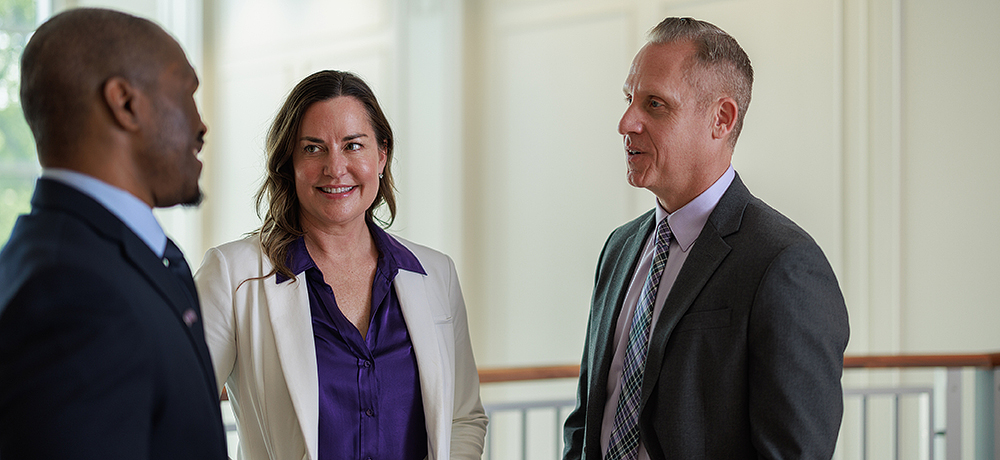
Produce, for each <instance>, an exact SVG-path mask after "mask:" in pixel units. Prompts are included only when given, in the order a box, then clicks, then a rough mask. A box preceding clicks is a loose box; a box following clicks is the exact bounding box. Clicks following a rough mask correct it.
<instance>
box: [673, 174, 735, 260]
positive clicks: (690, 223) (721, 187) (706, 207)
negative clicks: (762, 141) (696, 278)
mask: <svg viewBox="0 0 1000 460" xmlns="http://www.w3.org/2000/svg"><path fill="white" fill-rule="evenodd" d="M735 177H736V171H735V170H734V169H733V165H729V168H728V169H726V172H724V173H722V176H721V177H719V179H718V180H716V181H715V183H714V184H712V186H711V187H709V188H708V189H707V190H705V191H704V192H701V195H698V196H697V197H695V199H693V200H691V201H690V202H689V203H688V204H686V205H684V206H682V207H681V208H680V209H678V210H676V211H674V212H673V213H672V214H670V213H667V210H666V209H663V205H661V204H660V200H656V221H657V222H659V221H660V220H661V219H663V218H664V217H666V218H667V224H669V225H670V232H671V233H673V235H674V240H676V241H677V244H678V245H680V247H681V250H682V251H684V252H687V251H688V249H690V248H691V245H692V244H694V241H695V240H697V239H698V235H700V234H701V229H702V228H704V227H705V222H708V216H709V215H710V214H712V211H714V210H715V206H716V205H717V204H719V200H720V199H722V194H724V193H726V190H728V189H729V185H730V184H732V183H733V179H734V178H735Z"/></svg>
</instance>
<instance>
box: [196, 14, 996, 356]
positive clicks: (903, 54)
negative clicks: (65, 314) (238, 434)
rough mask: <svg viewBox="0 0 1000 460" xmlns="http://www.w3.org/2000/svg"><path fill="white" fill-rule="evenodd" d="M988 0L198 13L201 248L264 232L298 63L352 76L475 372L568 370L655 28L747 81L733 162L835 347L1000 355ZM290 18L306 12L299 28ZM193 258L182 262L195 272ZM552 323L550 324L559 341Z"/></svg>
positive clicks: (623, 195) (618, 208) (620, 214)
mask: <svg viewBox="0 0 1000 460" xmlns="http://www.w3.org/2000/svg"><path fill="white" fill-rule="evenodd" d="M998 9H1000V6H998V4H997V3H996V2H990V1H974V0H964V1H960V2H952V3H949V4H948V5H944V4H939V3H937V2H931V1H928V0H818V1H812V2H801V1H796V0H713V1H655V0H634V1H618V0H584V1H580V0H576V1H562V0H549V1H546V0H479V1H473V0H466V1H460V0H422V1H419V2H406V1H402V0H381V1H366V2H357V1H349V0H341V1H338V2H328V1H320V0H311V1H309V0H302V1H298V2H294V4H293V3H280V2H268V1H264V0H254V1H251V2H249V3H247V2H237V1H235V0H211V1H206V2H205V7H204V13H205V16H204V24H205V34H204V43H205V52H204V54H205V62H206V64H205V65H204V70H203V71H202V73H203V76H204V78H203V80H204V81H205V85H204V87H205V90H204V101H205V102H204V108H205V110H204V111H205V113H206V119H207V120H208V124H209V126H210V133H209V143H208V145H207V147H206V153H205V156H206V164H207V168H206V176H205V178H204V183H205V185H206V189H207V191H208V201H207V202H206V204H205V205H204V215H205V218H204V226H203V233H202V235H203V238H202V241H201V243H202V246H212V245H217V244H221V243H223V242H225V241H228V240H232V239H235V238H238V237H239V236H240V235H242V234H243V233H245V232H248V231H250V230H253V229H254V228H256V226H257V225H258V224H259V221H258V220H257V217H256V215H255V214H254V211H253V207H252V196H253V194H254V192H255V191H256V189H257V186H258V185H259V180H260V177H261V175H262V158H263V153H262V145H263V139H264V135H265V131H266V129H267V127H268V124H269V123H270V121H271V118H272V116H273V114H274V112H275V111H276V110H277V107H278V105H279V104H280V102H281V100H282V98H283V97H284V95H285V94H286V93H287V92H288V90H289V89H290V88H291V87H292V86H293V85H294V84H295V83H296V82H297V81H298V80H300V79H301V78H303V77H304V76H306V75H307V74H308V73H310V72H311V71H313V70H318V69H322V68H337V69H344V70H353V71H356V72H358V73H360V74H362V75H363V76H364V77H365V78H366V79H368V81H369V83H371V85H372V86H373V87H374V89H375V90H376V93H377V94H378V96H379V98H380V101H381V102H382V104H383V105H384V108H385V110H386V112H387V114H388V116H389V118H390V120H391V121H392V123H393V126H394V128H395V130H396V132H397V136H398V140H399V142H398V146H399V147H398V150H397V162H396V165H395V168H396V171H397V174H398V176H399V178H400V180H399V183H400V212H399V217H398V220H397V223H396V225H394V227H393V228H394V229H395V231H397V232H398V233H399V234H401V235H403V236H406V237H409V238H412V239H414V240H416V241H418V242H423V243H425V244H428V245H430V246H432V247H436V248H438V249H441V250H443V251H445V252H447V253H449V254H451V255H452V256H453V257H454V258H455V259H456V261H457V262H458V265H459V268H460V275H461V277H462V281H463V284H464V286H465V291H466V297H467V300H468V303H469V309H470V319H471V322H472V333H473V340H474V344H475V347H476V351H477V353H478V355H479V360H480V362H481V363H482V364H484V365H515V364H532V363H550V362H551V363H555V362H573V361H576V360H577V359H578V355H579V352H580V347H581V345H582V340H583V329H584V327H585V322H586V316H587V310H588V307H589V305H588V303H589V296H590V290H591V287H592V286H591V284H592V279H593V268H594V265H595V263H596V259H597V255H598V253H599V251H600V248H601V245H602V243H603V240H604V238H605V237H606V236H607V234H608V233H609V232H610V231H611V230H612V229H613V228H614V227H615V226H617V225H619V224H621V223H623V222H625V221H627V220H629V219H630V218H632V217H634V216H636V215H638V214H639V213H641V212H642V211H644V210H646V209H648V208H649V207H651V206H652V197H651V195H650V194H648V193H647V192H645V191H639V190H634V189H631V188H630V187H629V186H628V185H626V183H625V181H624V174H623V172H624V167H623V164H622V161H623V158H622V156H623V154H622V149H621V140H620V137H619V136H618V134H617V133H616V131H615V129H616V123H617V120H618V117H619V116H620V114H621V111H622V110H623V108H624V105H623V103H622V102H621V101H622V96H621V92H620V91H621V84H622V81H623V79H624V76H625V73H626V71H627V68H628V65H629V62H630V61H631V58H632V56H633V54H634V53H635V51H636V50H638V48H639V47H640V46H641V44H642V43H643V36H644V33H645V32H646V31H647V30H648V29H649V28H650V27H652V26H653V25H655V23H656V22H658V21H659V19H661V18H662V17H664V16H667V15H690V16H695V17H698V18H701V19H706V20H708V21H711V22H713V23H716V24H717V25H719V26H721V27H723V28H724V29H726V30H728V31H729V32H730V33H731V34H732V35H733V36H735V37H736V38H737V39H738V40H739V41H740V42H741V44H742V45H743V46H744V48H745V49H746V50H747V52H748V53H749V55H750V57H751V59H752V61H753V63H754V66H755V70H756V75H757V78H756V84H755V88H754V96H753V102H752V103H751V106H750V110H749V112H748V116H747V119H746V127H745V129H744V131H743V135H742V138H741V140H740V142H739V144H738V145H737V149H736V156H735V158H734V163H735V165H736V168H737V170H738V171H739V172H740V174H741V175H742V176H743V179H744V180H745V182H746V183H747V184H748V185H749V187H750V188H751V190H752V191H754V192H755V193H756V194H757V195H758V196H760V197H761V198H763V199H764V200H765V201H767V202H769V203H770V204H772V205H773V206H775V207H776V208H778V209H779V210H781V211H783V212H784V213H785V214H787V215H789V216H790V217H791V218H792V219H794V220H796V221H797V222H798V223H799V224H800V225H802V226H803V227H804V228H805V229H807V230H808V231H809V232H810V233H811V234H812V235H813V236H814V237H815V238H816V239H817V241H818V242H819V243H820V245H821V246H822V247H823V248H824V250H825V251H826V253H827V256H828V257H829V258H830V261H831V263H832V264H833V266H834V269H835V270H836V271H837V273H838V276H839V277H840V280H841V283H842V286H843V289H844V291H845V295H846V296H847V299H848V304H849V305H848V306H849V309H850V314H851V325H852V338H851V344H850V347H849V352H851V353H868V352H873V353H883V352H935V351H937V352H954V351H969V352H975V351H989V350H996V349H1000V338H998V336H997V335H996V334H993V333H991V332H992V331H991V329H992V328H991V327H990V326H991V325H992V324H996V323H998V321H1000V310H998V309H996V308H992V307H993V306H994V304H995V301H993V296H991V290H990V289H989V287H988V286H989V285H990V283H989V281H990V280H991V279H992V278H993V277H994V276H995V275H996V274H997V273H998V270H997V269H996V268H994V266H993V264H992V261H993V260H995V259H997V256H998V255H1000V254H998V253H1000V248H998V244H1000V243H997V242H996V241H995V240H993V239H991V238H989V236H990V235H991V234H992V228H994V227H995V226H996V224H998V223H1000V222H997V220H998V219H1000V218H998V217H997V213H996V211H995V210H996V209H997V198H996V196H997V195H998V194H997V192H998V191H1000V190H998V187H1000V185H998V184H1000V182H998V181H996V180H991V179H992V177H991V176H992V175H993V174H994V171H996V170H997V166H998V164H997V163H998V162H1000V156H998V155H997V152H996V149H997V148H996V147H995V146H994V144H993V143H992V142H990V138H989V136H988V135H987V134H988V133H989V126H990V124H991V122H992V117H991V115H993V114H994V112H995V111H991V108H992V107H995V106H996V104H997V103H998V102H1000V90H997V89H996V85H991V84H990V83H991V80H992V79H993V76H994V75H996V73H997V70H998V68H997V67H998V66H1000V64H998V63H1000V59H998V57H1000V45H998V44H1000V40H998V38H1000V37H998V36H997V35H998V32H996V30H997V29H996V28H995V27H992V26H991V24H993V23H994V22H996V21H995V20H996V19H1000V11H998ZM303 18H309V19H311V20H309V21H304V20H303ZM192 258H193V259H197V257H196V256H192ZM554 325H555V327H554Z"/></svg>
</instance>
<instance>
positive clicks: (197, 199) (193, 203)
mask: <svg viewBox="0 0 1000 460" xmlns="http://www.w3.org/2000/svg"><path fill="white" fill-rule="evenodd" d="M202 201H205V194H204V193H202V191H201V188H198V193H196V194H195V195H194V196H192V197H191V198H188V199H186V200H184V201H181V202H180V203H178V204H180V205H181V206H183V207H185V208H197V207H198V206H199V205H201V202H202Z"/></svg>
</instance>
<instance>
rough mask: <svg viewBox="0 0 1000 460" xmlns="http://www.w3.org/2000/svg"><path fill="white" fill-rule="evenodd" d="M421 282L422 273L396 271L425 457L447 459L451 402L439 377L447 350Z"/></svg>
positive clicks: (444, 384)
mask: <svg viewBox="0 0 1000 460" xmlns="http://www.w3.org/2000/svg"><path fill="white" fill-rule="evenodd" d="M425 281H426V276H425V275H421V274H419V273H414V272H410V271H406V270H400V271H399V273H398V274H397V275H396V279H395V281H394V285H395V288H396V294H397V295H398V296H399V306H400V309H402V311H403V319H405V320H406V329H407V331H408V332H409V334H410V342H412V343H413V352H414V354H415V355H416V358H417V369H418V374H419V375H420V392H421V396H422V401H423V404H424V420H425V423H426V425H427V440H428V444H429V446H428V458H430V459H435V458H437V459H447V458H448V455H447V454H448V452H449V450H450V448H451V446H450V445H448V443H447V440H448V439H449V432H450V430H451V412H452V408H451V402H452V401H451V399H450V398H445V394H446V393H445V392H446V391H447V388H446V387H448V386H449V385H448V383H449V382H446V381H444V380H443V379H442V376H444V375H446V373H445V372H444V371H443V370H442V369H441V367H442V366H443V365H444V363H446V362H447V361H446V358H447V355H448V350H446V349H444V347H443V345H442V343H441V342H440V337H439V335H440V331H439V330H438V327H437V325H436V324H435V323H434V317H433V314H432V313H431V312H432V309H431V305H430V300H429V293H428V292H427V285H426V282H425Z"/></svg>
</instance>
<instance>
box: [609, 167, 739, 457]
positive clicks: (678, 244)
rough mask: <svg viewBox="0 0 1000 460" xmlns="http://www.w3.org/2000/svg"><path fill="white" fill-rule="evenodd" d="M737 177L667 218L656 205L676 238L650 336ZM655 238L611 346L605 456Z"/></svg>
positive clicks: (642, 452) (727, 176)
mask: <svg viewBox="0 0 1000 460" xmlns="http://www.w3.org/2000/svg"><path fill="white" fill-rule="evenodd" d="M735 177H736V172H735V171H734V170H733V167H732V165H730V166H729V169H727V170H726V172H725V173H723V174H722V176H721V177H719V179H718V180H716V181H715V183H714V184H712V186H711V187H709V188H708V189H707V190H705V191H704V192H702V193H701V195H698V196H697V197H696V198H695V199H693V200H691V201H690V202H689V203H688V204H686V205H684V207H682V208H680V209H678V210H677V211H674V213H673V214H668V213H667V211H666V210H665V209H663V206H661V205H660V201H659V200H657V201H656V222H657V223H659V222H660V220H662V219H667V224H669V225H670V231H671V232H672V233H673V235H674V237H673V238H671V239H670V253H669V256H668V257H667V266H666V267H664V269H663V277H662V278H660V287H659V289H657V291H656V301H654V302H653V329H652V330H650V336H652V334H653V333H655V329H656V320H657V318H659V317H660V312H661V311H662V310H663V304H664V303H665V302H666V300H667V295H668V294H669V293H670V289H671V288H672V287H673V285H674V280H676V279H677V273H678V272H680V271H681V267H682V266H684V261H685V260H687V256H688V254H689V253H690V252H691V248H692V247H693V246H694V242H695V240H697V239H698V235H700V234H701V229H702V228H704V227H705V222H708V216H709V215H710V214H712V211H713V210H715V206H716V205H718V204H719V199H720V198H722V194H723V193H725V192H726V190H727V189H729V185H730V184H732V183H733V178H735ZM654 235H655V232H650V234H649V237H647V238H646V245H645V246H644V247H643V249H642V255H641V256H640V258H639V264H638V266H636V269H635V273H634V274H633V275H632V281H631V282H630V283H629V286H628V293H627V294H626V295H625V302H624V304H623V305H622V311H621V313H620V314H619V315H618V321H617V325H616V327H615V338H614V342H612V343H613V344H614V347H615V354H614V357H613V358H612V359H611V369H610V370H609V371H608V401H607V403H606V404H605V406H604V420H603V423H602V425H601V452H602V455H607V453H608V443H609V442H610V440H611V430H612V427H614V422H615V411H617V410H618V399H619V397H620V396H621V390H622V388H621V376H622V363H623V362H624V360H625V349H626V347H627V346H628V334H629V329H631V324H632V316H633V315H634V313H635V307H636V304H637V303H638V302H639V295H640V293H641V292H642V285H643V283H645V281H646V277H647V276H648V275H649V266H650V264H652V261H653V254H654V252H655V250H656V244H655V243H654V241H653V236H654ZM638 460H649V454H648V453H646V448H645V446H643V444H642V439H640V440H639V457H638Z"/></svg>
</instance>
